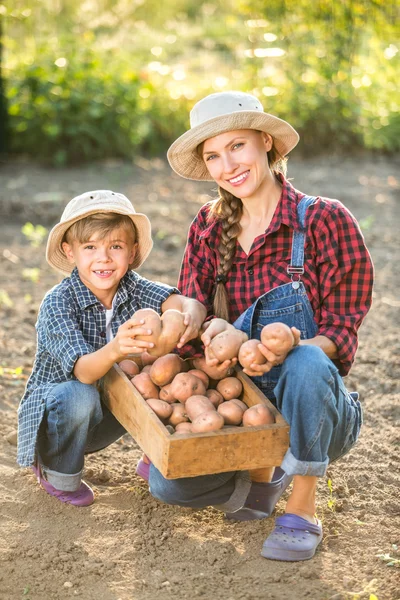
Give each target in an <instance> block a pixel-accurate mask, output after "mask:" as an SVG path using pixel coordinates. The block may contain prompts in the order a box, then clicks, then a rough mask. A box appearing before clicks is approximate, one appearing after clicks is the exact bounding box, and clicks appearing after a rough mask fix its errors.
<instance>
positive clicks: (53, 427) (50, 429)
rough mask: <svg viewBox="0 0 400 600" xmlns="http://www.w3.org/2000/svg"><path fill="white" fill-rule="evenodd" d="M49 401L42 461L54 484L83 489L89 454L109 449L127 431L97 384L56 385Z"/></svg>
mask: <svg viewBox="0 0 400 600" xmlns="http://www.w3.org/2000/svg"><path fill="white" fill-rule="evenodd" d="M45 402H46V409H45V416H44V419H43V422H42V424H41V426H40V431H39V436H38V440H37V451H38V456H39V462H40V463H41V465H42V471H43V473H44V476H45V478H46V479H47V481H48V482H49V483H51V485H53V486H54V487H55V488H57V489H58V490H64V491H69V492H73V491H75V490H77V489H78V488H79V486H80V482H81V476H82V470H83V465H84V456H85V454H88V453H90V452H96V451H97V450H101V449H102V448H105V447H106V446H109V445H110V444H112V442H115V440H117V439H118V438H120V437H121V436H122V435H124V433H126V431H125V429H124V428H123V427H122V425H121V424H120V423H119V422H118V421H117V419H116V418H115V417H114V416H113V415H112V414H111V413H110V411H109V410H108V408H106V407H105V406H104V404H102V402H101V398H100V393H99V392H98V390H97V389H96V388H95V386H93V385H86V384H84V383H81V382H80V381H75V380H74V381H67V382H65V383H59V384H54V386H53V387H52V389H51V390H50V391H49V393H48V394H47V397H46V399H45Z"/></svg>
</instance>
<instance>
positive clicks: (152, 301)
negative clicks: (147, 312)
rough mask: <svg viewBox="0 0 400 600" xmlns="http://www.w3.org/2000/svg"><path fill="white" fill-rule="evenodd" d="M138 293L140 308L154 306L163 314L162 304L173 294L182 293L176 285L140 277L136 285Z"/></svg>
mask: <svg viewBox="0 0 400 600" xmlns="http://www.w3.org/2000/svg"><path fill="white" fill-rule="evenodd" d="M135 293H136V295H137V298H138V305H139V306H140V308H152V309H153V310H155V311H156V312H158V314H159V315H161V306H162V304H163V302H165V300H167V298H169V297H170V296H171V295H172V294H180V291H179V290H178V288H176V287H172V286H170V285H168V284H166V283H161V282H159V281H157V282H155V281H150V280H149V279H145V278H144V277H139V279H138V284H137V287H136V292H135Z"/></svg>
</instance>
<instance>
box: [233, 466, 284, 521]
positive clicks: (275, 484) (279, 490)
mask: <svg viewBox="0 0 400 600" xmlns="http://www.w3.org/2000/svg"><path fill="white" fill-rule="evenodd" d="M292 479H293V476H292V475H287V474H286V473H285V472H284V471H283V470H282V469H281V468H280V467H278V468H276V469H275V473H274V476H273V478H272V481H271V482H270V483H258V482H256V481H253V483H252V484H251V488H250V492H249V495H248V496H247V498H246V502H245V504H244V506H243V508H240V509H239V510H237V511H236V512H233V513H226V515H225V516H226V518H227V519H231V520H233V521H253V520H255V519H266V518H267V517H270V516H271V514H272V512H273V510H274V508H275V506H276V503H277V502H278V500H279V498H280V497H281V496H282V494H283V492H284V491H285V490H286V488H287V487H288V486H289V485H290V483H291V481H292Z"/></svg>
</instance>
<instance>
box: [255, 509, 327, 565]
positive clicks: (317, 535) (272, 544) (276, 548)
mask: <svg viewBox="0 0 400 600" xmlns="http://www.w3.org/2000/svg"><path fill="white" fill-rule="evenodd" d="M321 540H322V524H321V521H318V522H317V523H310V522H309V521H307V520H306V519H303V518H302V517H299V516H298V515H294V514H291V513H286V514H285V515H283V516H282V517H278V518H277V519H276V521H275V529H274V530H273V532H272V533H270V535H269V536H268V537H267V539H266V540H265V542H264V544H263V547H262V550H261V556H264V558H269V559H271V560H286V561H298V560H308V559H309V558H312V557H313V556H314V554H315V551H316V549H317V546H318V544H319V543H320V542H321Z"/></svg>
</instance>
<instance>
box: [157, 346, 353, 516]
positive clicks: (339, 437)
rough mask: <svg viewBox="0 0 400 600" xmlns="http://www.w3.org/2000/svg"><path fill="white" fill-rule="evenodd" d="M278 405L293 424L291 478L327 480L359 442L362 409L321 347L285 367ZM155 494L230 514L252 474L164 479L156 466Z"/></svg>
mask: <svg viewBox="0 0 400 600" xmlns="http://www.w3.org/2000/svg"><path fill="white" fill-rule="evenodd" d="M274 395H275V398H276V400H275V402H276V406H277V408H278V409H279V411H280V412H281V413H282V415H283V416H284V418H285V419H286V421H287V422H288V423H289V425H290V447H289V449H288V451H287V452H286V455H285V457H284V459H283V462H282V465H281V467H282V469H283V470H284V471H286V473H287V474H288V475H315V476H317V477H322V476H323V475H325V473H326V469H327V466H328V463H330V462H333V461H334V460H336V459H338V458H340V457H341V456H343V455H344V454H346V453H347V452H348V451H349V450H350V448H351V447H352V446H353V445H354V444H355V442H356V441H357V438H358V435H359V432H360V427H361V423H362V411H361V405H360V403H359V402H358V400H357V399H356V398H354V397H353V395H350V393H349V392H348V391H347V390H346V387H345V385H344V383H343V379H342V377H341V376H340V375H339V373H338V370H337V368H336V367H335V365H334V364H333V362H332V361H331V360H330V359H329V358H328V357H327V356H326V355H325V354H324V352H323V351H322V350H321V349H320V348H317V347H316V346H311V345H310V346H308V345H304V346H298V347H297V348H295V349H294V350H292V351H291V352H290V354H289V355H288V356H287V358H286V360H285V361H284V363H283V365H282V370H281V374H280V377H279V380H278V382H277V385H276V386H275V388H274ZM149 484H150V492H151V494H152V495H153V496H155V497H156V498H158V499H159V500H162V501H163V502H165V503H167V504H178V505H180V506H191V507H194V508H203V507H205V506H216V507H217V508H219V509H221V510H224V511H226V512H233V511H235V510H238V509H239V508H241V507H242V506H243V504H244V502H245V500H246V497H247V494H248V492H249V489H250V479H249V476H248V473H247V472H242V473H235V472H231V473H220V474H218V475H204V476H201V477H190V478H184V479H173V480H171V479H170V480H167V479H165V478H164V477H163V476H162V475H161V473H160V472H159V471H158V470H157V469H156V468H155V467H154V465H151V468H150V479H149Z"/></svg>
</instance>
